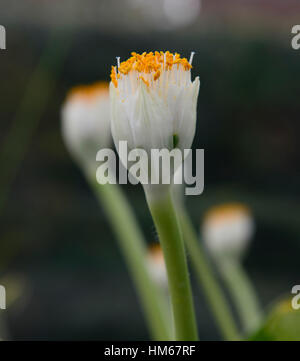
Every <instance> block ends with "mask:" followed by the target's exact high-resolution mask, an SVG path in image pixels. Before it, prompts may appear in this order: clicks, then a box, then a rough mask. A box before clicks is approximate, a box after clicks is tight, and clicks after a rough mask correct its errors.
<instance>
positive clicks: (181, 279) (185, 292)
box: [146, 190, 198, 341]
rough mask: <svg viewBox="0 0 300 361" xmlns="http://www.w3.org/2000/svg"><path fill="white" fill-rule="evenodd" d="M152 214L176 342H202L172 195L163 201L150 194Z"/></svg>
mask: <svg viewBox="0 0 300 361" xmlns="http://www.w3.org/2000/svg"><path fill="white" fill-rule="evenodd" d="M146 197H147V202H148V205H149V209H150V212H151V214H152V217H153V220H154V223H155V226H156V229H157V232H158V235H159V239H160V242H161V246H162V249H163V253H164V258H165V263H166V268H167V273H168V282H169V291H170V297H171V304H172V311H173V319H174V327H175V340H176V341H195V340H197V339H198V335H197V325H196V318H195V312H194V304H193V298H192V291H191V285H190V280H189V275H188V268H187V261H186V255H185V249H184V244H183V240H182V236H181V231H180V227H179V224H178V221H177V216H176V212H175V209H174V205H173V201H172V199H171V194H170V192H166V195H165V196H164V197H163V198H161V197H160V198H153V199H152V198H151V192H149V191H147V190H146Z"/></svg>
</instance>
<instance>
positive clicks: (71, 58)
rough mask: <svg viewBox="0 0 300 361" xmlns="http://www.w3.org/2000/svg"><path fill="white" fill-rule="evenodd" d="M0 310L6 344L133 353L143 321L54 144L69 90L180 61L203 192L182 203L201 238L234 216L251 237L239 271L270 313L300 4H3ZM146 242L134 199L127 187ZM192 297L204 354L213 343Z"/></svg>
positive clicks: (287, 280) (295, 127) (292, 219)
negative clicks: (7, 298) (129, 345)
mask: <svg viewBox="0 0 300 361" xmlns="http://www.w3.org/2000/svg"><path fill="white" fill-rule="evenodd" d="M0 9H1V10H0V24H1V25H3V26H5V28H6V32H7V44H6V46H7V49H6V50H1V51H0V79H1V81H0V117H1V118H0V119H1V121H0V284H3V285H5V286H6V287H7V292H8V294H9V295H12V296H11V298H12V299H13V302H12V304H11V306H10V307H8V309H7V310H6V311H0V313H1V316H2V318H4V319H5V321H6V325H7V333H8V334H9V338H10V339H17V340H24V339H25V340H27V339H30V340H31V339H45V340H62V339H64V340H65V339H67V340H79V339H84V340H94V339H100V340H133V339H138V340H143V339H147V338H148V333H147V329H146V326H145V324H144V321H143V317H142V313H141V308H140V306H139V304H138V301H137V298H136V295H135V292H134V289H133V286H132V283H131V281H130V279H129V276H128V273H127V269H126V267H125V265H124V262H123V259H122V257H121V255H120V252H119V249H118V247H117V243H116V241H115V238H114V236H113V234H112V232H111V229H110V227H109V225H108V223H107V221H106V218H105V216H104V213H103V211H102V209H101V207H99V205H98V204H97V201H96V200H95V199H94V197H93V194H92V192H91V191H90V189H89V187H88V185H87V183H86V181H85V179H84V178H83V176H82V174H81V172H80V169H79V168H78V167H77V166H76V164H74V162H73V161H72V160H71V158H70V156H69V154H68V152H67V150H66V148H65V146H64V144H63V141H62V138H61V125H60V107H61V104H62V102H63V101H64V98H65V95H66V92H67V91H68V89H69V88H70V87H72V86H74V85H77V84H81V83H90V82H94V81H95V80H109V73H110V66H111V65H112V64H115V63H116V59H115V57H116V56H120V57H121V60H122V59H123V60H124V59H125V58H127V57H128V56H129V55H130V52H131V51H136V52H143V51H151V50H170V51H177V52H179V53H181V54H182V55H184V56H186V57H189V54H190V52H191V51H195V52H196V55H195V57H194V61H193V66H194V69H193V72H192V73H193V77H194V76H196V75H198V74H199V75H200V80H201V90H200V95H199V106H198V126H197V133H196V137H195V141H194V147H195V148H204V149H205V190H204V193H203V194H202V195H200V196H196V197H188V199H187V206H188V209H189V211H190V214H191V216H192V219H193V222H194V224H195V226H196V227H197V229H199V228H200V224H201V219H202V217H203V214H204V212H205V211H206V210H207V209H208V208H209V207H210V206H212V205H215V204H218V203H222V202H227V201H230V202H232V201H239V202H243V203H245V204H247V205H248V206H249V207H250V208H251V209H252V211H253V214H254V218H255V222H256V233H255V238H254V240H253V242H252V243H251V247H250V249H249V252H248V254H247V257H246V258H245V267H246V269H247V271H248V272H249V276H250V278H251V279H252V280H253V283H254V285H255V287H256V289H257V292H258V295H259V297H260V299H261V303H262V304H263V306H264V307H265V308H266V309H267V308H268V307H269V305H270V303H271V302H272V301H274V299H276V298H278V297H279V296H281V295H282V294H289V293H290V292H291V288H292V286H293V285H296V284H299V281H300V265H299V263H300V259H299V254H300V252H299V251H300V221H299V217H300V204H299V199H300V196H299V184H300V166H299V164H300V162H299V156H300V150H299V146H298V144H299V141H298V137H299V131H300V125H299V124H300V123H299V119H298V117H299V114H300V103H299V93H300V67H299V64H300V63H299V60H300V50H299V51H296V50H293V49H292V47H291V38H292V35H291V28H292V26H293V25H295V24H297V22H299V12H300V3H299V1H298V0H285V1H280V0H273V1H269V0H260V1H259V0H240V1H237V0H227V1H224V2H220V1H217V0H151V1H149V0H148V1H147V0H122V1H120V0H119V1H117V0H109V1H108V0H107V1H104V0H85V1H79V0H72V1H71V0H59V1H58V0H51V1H50V0H22V1H17V0H11V1H9V2H8V1H4V0H0ZM125 191H126V193H127V196H128V197H129V199H130V201H131V203H132V205H133V207H134V210H135V211H136V214H137V217H138V220H139V221H140V223H141V225H142V227H143V230H144V233H145V236H146V238H147V241H148V242H152V241H154V240H155V239H156V232H155V230H154V226H153V224H152V221H151V217H150V215H149V212H148V209H147V206H146V203H145V199H144V194H143V190H142V189H141V187H139V186H130V185H129V186H127V187H125ZM192 278H193V282H194V283H195V285H194V286H195V287H194V294H195V303H196V309H197V317H198V320H199V328H200V337H201V339H203V340H215V339H220V334H219V332H218V330H217V328H216V326H215V324H214V323H213V320H212V317H211V315H210V313H209V312H208V308H207V305H206V304H205V303H204V301H203V297H202V294H201V291H200V290H199V289H198V287H197V284H196V282H195V280H194V276H193V274H192Z"/></svg>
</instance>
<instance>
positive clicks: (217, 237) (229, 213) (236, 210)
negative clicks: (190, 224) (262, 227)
mask: <svg viewBox="0 0 300 361" xmlns="http://www.w3.org/2000/svg"><path fill="white" fill-rule="evenodd" d="M253 232H254V221H253V218H252V215H251V212H250V210H249V209H248V207H246V206H244V205H243V204H239V203H232V204H224V205H219V206H216V207H213V208H211V209H210V210H209V211H208V212H207V213H206V216H205V217H204V222H203V227H202V235H203V238H204V242H205V243H206V246H207V248H208V249H209V251H210V252H211V253H212V254H213V255H221V256H235V257H239V256H241V255H242V254H243V253H244V252H245V250H246V248H247V245H248V243H249V241H250V239H251V237H252V235H253Z"/></svg>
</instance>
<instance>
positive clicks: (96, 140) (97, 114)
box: [62, 82, 112, 169]
mask: <svg viewBox="0 0 300 361" xmlns="http://www.w3.org/2000/svg"><path fill="white" fill-rule="evenodd" d="M62 133H63V138H64V140H65V143H66V145H67V147H68V149H69V151H70V153H71V154H72V156H73V157H74V158H75V159H76V160H78V161H79V162H80V163H81V165H83V166H84V167H85V168H87V169H90V168H94V167H95V165H96V154H97V152H98V151H99V150H100V149H102V148H107V147H109V148H110V147H111V143H112V138H111V131H110V106H109V91H108V84H107V83H104V82H99V83H95V84H92V85H83V86H78V87H75V88H73V89H72V90H71V91H70V93H69V95H68V96H67V99H66V101H65V103H64V105H63V108H62Z"/></svg>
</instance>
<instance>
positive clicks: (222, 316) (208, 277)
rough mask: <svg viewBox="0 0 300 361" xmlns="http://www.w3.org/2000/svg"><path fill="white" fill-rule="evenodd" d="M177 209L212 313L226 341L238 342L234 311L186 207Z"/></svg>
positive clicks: (189, 250) (187, 244)
mask: <svg viewBox="0 0 300 361" xmlns="http://www.w3.org/2000/svg"><path fill="white" fill-rule="evenodd" d="M177 209H178V212H177V213H178V218H179V222H180V225H181V229H182V233H183V238H184V242H185V244H186V247H187V251H188V254H189V256H190V257H191V261H192V265H193V267H194V269H195V272H196V276H197V278H198V281H199V284H200V287H201V288H203V291H204V295H205V297H206V299H207V302H208V305H209V307H210V309H211V312H212V314H213V315H214V317H215V320H216V322H217V324H218V326H219V328H220V331H221V333H222V335H223V337H224V339H225V340H238V338H239V337H238V334H239V332H238V329H237V326H236V323H235V320H234V318H233V315H232V311H231V309H230V306H229V304H228V302H227V299H226V297H225V295H224V293H223V291H222V289H221V287H220V286H219V284H218V282H217V280H216V279H215V277H214V273H213V270H212V268H211V265H210V263H209V261H208V260H207V259H206V257H205V254H204V251H203V250H202V247H201V244H200V242H199V240H198V237H197V234H196V233H195V230H194V227H193V225H192V223H191V221H190V218H189V216H188V215H187V212H186V210H185V208H184V205H178V208H177Z"/></svg>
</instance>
